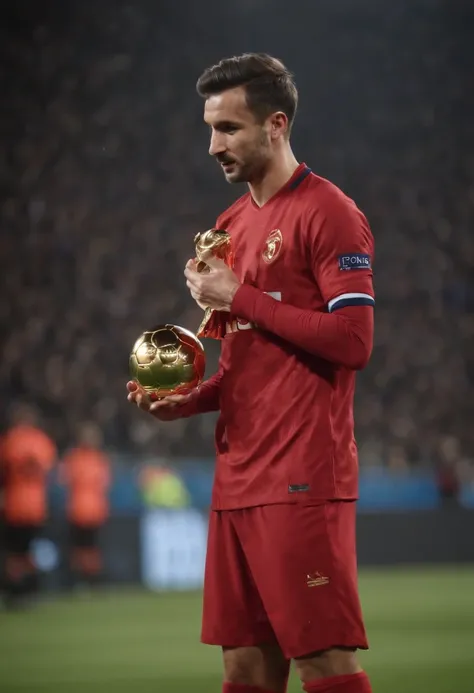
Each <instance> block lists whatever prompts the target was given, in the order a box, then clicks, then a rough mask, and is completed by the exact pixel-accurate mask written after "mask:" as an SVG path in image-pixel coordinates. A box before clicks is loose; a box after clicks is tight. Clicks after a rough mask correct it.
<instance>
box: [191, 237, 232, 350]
mask: <svg viewBox="0 0 474 693" xmlns="http://www.w3.org/2000/svg"><path fill="white" fill-rule="evenodd" d="M194 245H195V249H196V262H197V266H196V269H197V271H198V272H209V270H210V267H209V264H208V262H209V260H211V259H212V258H217V259H219V260H223V261H224V262H225V264H226V265H227V266H228V267H231V268H232V265H233V263H234V257H233V253H232V248H231V237H230V234H229V233H227V231H222V230H221V229H209V230H208V231H204V232H203V233H198V234H197V235H196V236H195V238H194ZM223 318H224V316H223V315H222V313H219V311H215V310H213V309H212V308H209V307H207V308H204V318H203V319H202V321H201V324H200V325H199V329H198V331H197V336H198V337H210V338H213V339H222V338H223V337H224V335H225V324H226V321H227V320H224V319H223Z"/></svg>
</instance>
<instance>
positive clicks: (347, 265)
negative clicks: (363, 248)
mask: <svg viewBox="0 0 474 693" xmlns="http://www.w3.org/2000/svg"><path fill="white" fill-rule="evenodd" d="M337 260H338V263H339V269H340V270H357V269H371V267H372V265H371V263H370V255H365V254H364V253H347V254H346V255H339V257H338V258H337Z"/></svg>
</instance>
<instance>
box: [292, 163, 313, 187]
mask: <svg viewBox="0 0 474 693" xmlns="http://www.w3.org/2000/svg"><path fill="white" fill-rule="evenodd" d="M310 173H311V169H310V168H309V167H308V166H306V168H304V169H303V170H302V171H301V173H300V175H299V176H298V178H295V180H294V181H293V183H291V185H290V190H296V188H297V187H298V185H299V184H300V183H302V182H303V181H304V179H305V178H306V177H307V176H309V174H310Z"/></svg>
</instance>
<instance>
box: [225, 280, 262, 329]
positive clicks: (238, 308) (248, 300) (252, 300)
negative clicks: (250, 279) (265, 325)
mask: <svg viewBox="0 0 474 693" xmlns="http://www.w3.org/2000/svg"><path fill="white" fill-rule="evenodd" d="M263 295H264V293H263V291H261V290H260V289H257V288H256V287H255V286H251V285H250V284H241V285H240V286H239V288H238V289H237V291H236V292H235V295H234V298H233V299H232V305H231V307H230V312H231V313H232V315H236V316H237V317H238V318H243V319H244V320H248V321H249V322H254V321H255V313H256V305H257V301H258V300H259V298H260V297H261V296H263Z"/></svg>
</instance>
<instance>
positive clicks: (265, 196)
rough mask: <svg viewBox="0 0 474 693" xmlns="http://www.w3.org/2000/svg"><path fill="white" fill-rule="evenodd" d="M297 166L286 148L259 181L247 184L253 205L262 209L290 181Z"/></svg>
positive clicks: (289, 150) (296, 162)
mask: <svg viewBox="0 0 474 693" xmlns="http://www.w3.org/2000/svg"><path fill="white" fill-rule="evenodd" d="M298 166H299V163H298V161H297V160H296V158H295V156H294V154H293V152H292V151H291V149H290V147H287V148H286V149H285V150H284V151H282V152H281V154H280V156H278V157H276V159H275V161H274V162H272V165H271V168H269V169H268V170H267V171H265V173H264V175H263V176H262V178H261V179H260V180H258V181H252V182H251V183H249V189H250V194H251V195H252V198H253V200H254V202H255V204H256V205H258V206H259V207H263V205H264V204H265V203H266V202H268V200H269V199H270V198H271V197H273V195H275V194H276V193H277V192H278V191H279V190H280V189H281V188H282V187H283V186H284V185H285V184H286V183H287V182H288V181H289V180H290V178H291V176H292V175H293V173H294V172H295V171H296V169H297V168H298Z"/></svg>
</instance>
